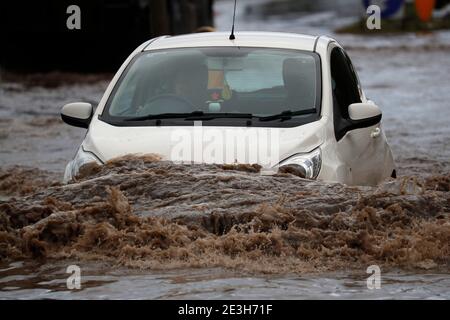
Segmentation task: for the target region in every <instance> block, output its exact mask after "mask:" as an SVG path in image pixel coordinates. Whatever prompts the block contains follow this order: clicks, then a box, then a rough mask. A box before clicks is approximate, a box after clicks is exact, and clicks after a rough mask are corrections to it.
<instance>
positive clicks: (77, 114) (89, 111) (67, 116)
mask: <svg viewBox="0 0 450 320" xmlns="http://www.w3.org/2000/svg"><path fill="white" fill-rule="evenodd" d="M93 114H94V108H93V107H92V105H91V104H90V103H85V102H75V103H69V104H66V105H65V106H64V107H63V108H62V110H61V119H62V120H63V121H64V122H65V123H67V124H68V125H71V126H74V127H79V128H85V129H87V128H89V124H90V123H91V119H92V116H93Z"/></svg>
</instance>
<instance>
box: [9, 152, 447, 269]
mask: <svg viewBox="0 0 450 320" xmlns="http://www.w3.org/2000/svg"><path fill="white" fill-rule="evenodd" d="M158 160H159V159H158V158H157V157H156V158H155V157H153V156H150V157H144V158H139V157H126V158H121V159H116V160H114V161H111V162H109V163H108V164H106V165H105V166H103V167H99V168H97V169H95V170H93V171H90V173H87V174H85V176H84V177H82V178H81V177H79V181H78V182H75V183H72V184H70V185H66V186H62V185H58V184H53V183H51V182H48V183H47V185H45V187H44V184H41V185H40V184H39V182H36V183H34V184H33V185H36V186H39V185H40V186H42V187H41V188H39V187H37V188H38V189H36V190H35V191H34V192H33V193H32V194H30V193H29V192H26V193H25V195H24V196H21V197H16V198H13V199H8V200H6V201H3V202H0V257H1V259H2V260H3V259H8V260H15V259H19V258H21V259H24V258H25V259H26V258H41V259H64V258H77V259H84V260H96V261H97V260H101V261H111V262H113V263H118V264H121V265H125V266H132V267H139V268H164V269H166V268H178V267H183V268H184V267H225V268H233V269H239V270H245V271H250V272H270V273H286V272H297V273H302V272H312V271H325V270H339V269H343V268H360V267H362V266H367V265H368V264H374V263H376V264H380V265H383V266H390V267H400V268H427V269H428V268H445V269H446V270H448V267H449V262H450V259H449V258H450V219H449V213H450V194H449V192H448V182H449V178H450V175H442V176H435V177H431V178H428V179H425V180H423V179H422V180H421V179H418V178H414V177H407V178H404V179H399V180H397V181H387V182H386V183H385V184H383V185H381V186H379V187H377V188H368V187H364V188H355V187H352V188H350V187H346V186H343V185H340V184H326V183H322V182H313V181H308V180H304V179H301V178H299V177H297V176H294V175H291V174H287V173H285V174H282V175H278V176H274V177H267V176H262V175H260V174H259V173H257V171H256V170H253V169H249V168H253V167H252V166H245V167H239V168H235V167H233V168H231V167H228V166H227V167H223V168H222V167H218V166H214V165H195V166H183V165H175V164H172V163H168V162H160V161H158ZM243 168H244V170H243ZM14 170H17V169H14ZM7 179H8V178H7V177H6V178H3V180H2V179H0V184H3V185H5V181H6V180H7ZM30 179H31V180H33V178H30ZM39 179H40V178H39V177H37V181H40V180H39ZM13 186H14V185H13ZM3 190H5V189H3ZM6 193H9V194H11V193H15V194H18V193H20V192H18V191H14V192H10V191H8V190H6Z"/></svg>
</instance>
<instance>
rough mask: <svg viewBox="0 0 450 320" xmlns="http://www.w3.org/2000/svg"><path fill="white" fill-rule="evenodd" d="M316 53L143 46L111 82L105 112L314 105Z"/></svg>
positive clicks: (273, 109)
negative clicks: (118, 78)
mask: <svg viewBox="0 0 450 320" xmlns="http://www.w3.org/2000/svg"><path fill="white" fill-rule="evenodd" d="M317 59H318V58H317V56H316V54H314V53H309V52H303V51H294V50H280V49H261V48H234V47H230V48H228V47H221V48H192V49H191V48H189V49H186V48H184V49H171V50H165V51H154V52H152V51H150V52H145V53H143V54H141V55H140V56H138V58H137V59H136V60H135V61H134V63H133V64H132V65H131V67H129V68H128V70H127V71H126V74H125V76H124V77H123V79H122V80H121V81H120V82H119V84H118V85H117V86H116V88H115V90H114V92H113V94H112V97H111V99H110V102H109V104H108V106H107V108H108V113H109V115H110V116H112V117H126V118H138V117H151V116H152V115H159V114H168V113H169V114H170V113H176V114H187V113H192V112H196V111H199V112H203V113H205V114H206V113H215V114H218V113H227V114H240V113H242V114H252V115H254V116H257V117H264V116H270V115H275V114H280V113H281V112H283V111H284V110H291V111H294V112H295V111H301V110H311V109H315V108H316V107H317V104H318V92H319V91H320V90H319V88H318V86H319V85H320V82H319V79H318V78H319V76H318V74H319V73H320V70H318V62H317ZM299 114H302V113H299Z"/></svg>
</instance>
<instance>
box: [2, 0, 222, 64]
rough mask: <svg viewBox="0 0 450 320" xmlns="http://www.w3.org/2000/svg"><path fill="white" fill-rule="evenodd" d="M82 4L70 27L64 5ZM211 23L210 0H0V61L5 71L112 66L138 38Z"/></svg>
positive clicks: (211, 6)
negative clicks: (78, 18) (77, 22)
mask: <svg viewBox="0 0 450 320" xmlns="http://www.w3.org/2000/svg"><path fill="white" fill-rule="evenodd" d="M70 5H78V6H79V7H80V9H81V29H80V30H69V29H68V28H67V26H66V21H67V19H68V18H69V16H70V14H68V13H66V11H67V8H68V6H70ZM212 25H213V0H35V1H22V0H13V1H12V0H2V1H0V41H1V44H0V48H1V49H0V66H1V67H2V68H3V69H6V70H9V71H24V72H45V71H51V70H63V71H77V72H94V71H114V70H115V69H117V68H118V67H119V66H120V64H121V63H122V62H123V60H124V59H125V58H126V57H127V56H128V54H130V53H131V52H132V50H134V49H135V48H136V47H137V46H138V45H139V44H141V43H142V42H144V41H146V40H148V39H150V38H153V37H156V36H159V35H165V34H171V35H176V34H184V33H190V32H194V31H195V30H197V28H199V27H201V26H212Z"/></svg>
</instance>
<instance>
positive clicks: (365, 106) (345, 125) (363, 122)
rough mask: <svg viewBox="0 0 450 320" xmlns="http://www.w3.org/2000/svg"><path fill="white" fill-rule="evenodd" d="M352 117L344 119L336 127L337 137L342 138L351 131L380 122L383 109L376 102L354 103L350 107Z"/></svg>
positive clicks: (349, 112)
mask: <svg viewBox="0 0 450 320" xmlns="http://www.w3.org/2000/svg"><path fill="white" fill-rule="evenodd" d="M348 115H349V117H350V119H342V121H340V123H339V124H338V127H337V128H336V139H337V141H339V140H341V139H342V138H343V137H344V136H345V134H346V133H347V132H349V131H352V130H356V129H362V128H368V127H372V126H375V125H377V124H378V123H380V121H381V118H382V113H381V109H380V108H379V107H378V106H377V105H376V104H374V103H364V102H363V103H353V104H351V105H350V106H349V107H348Z"/></svg>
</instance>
